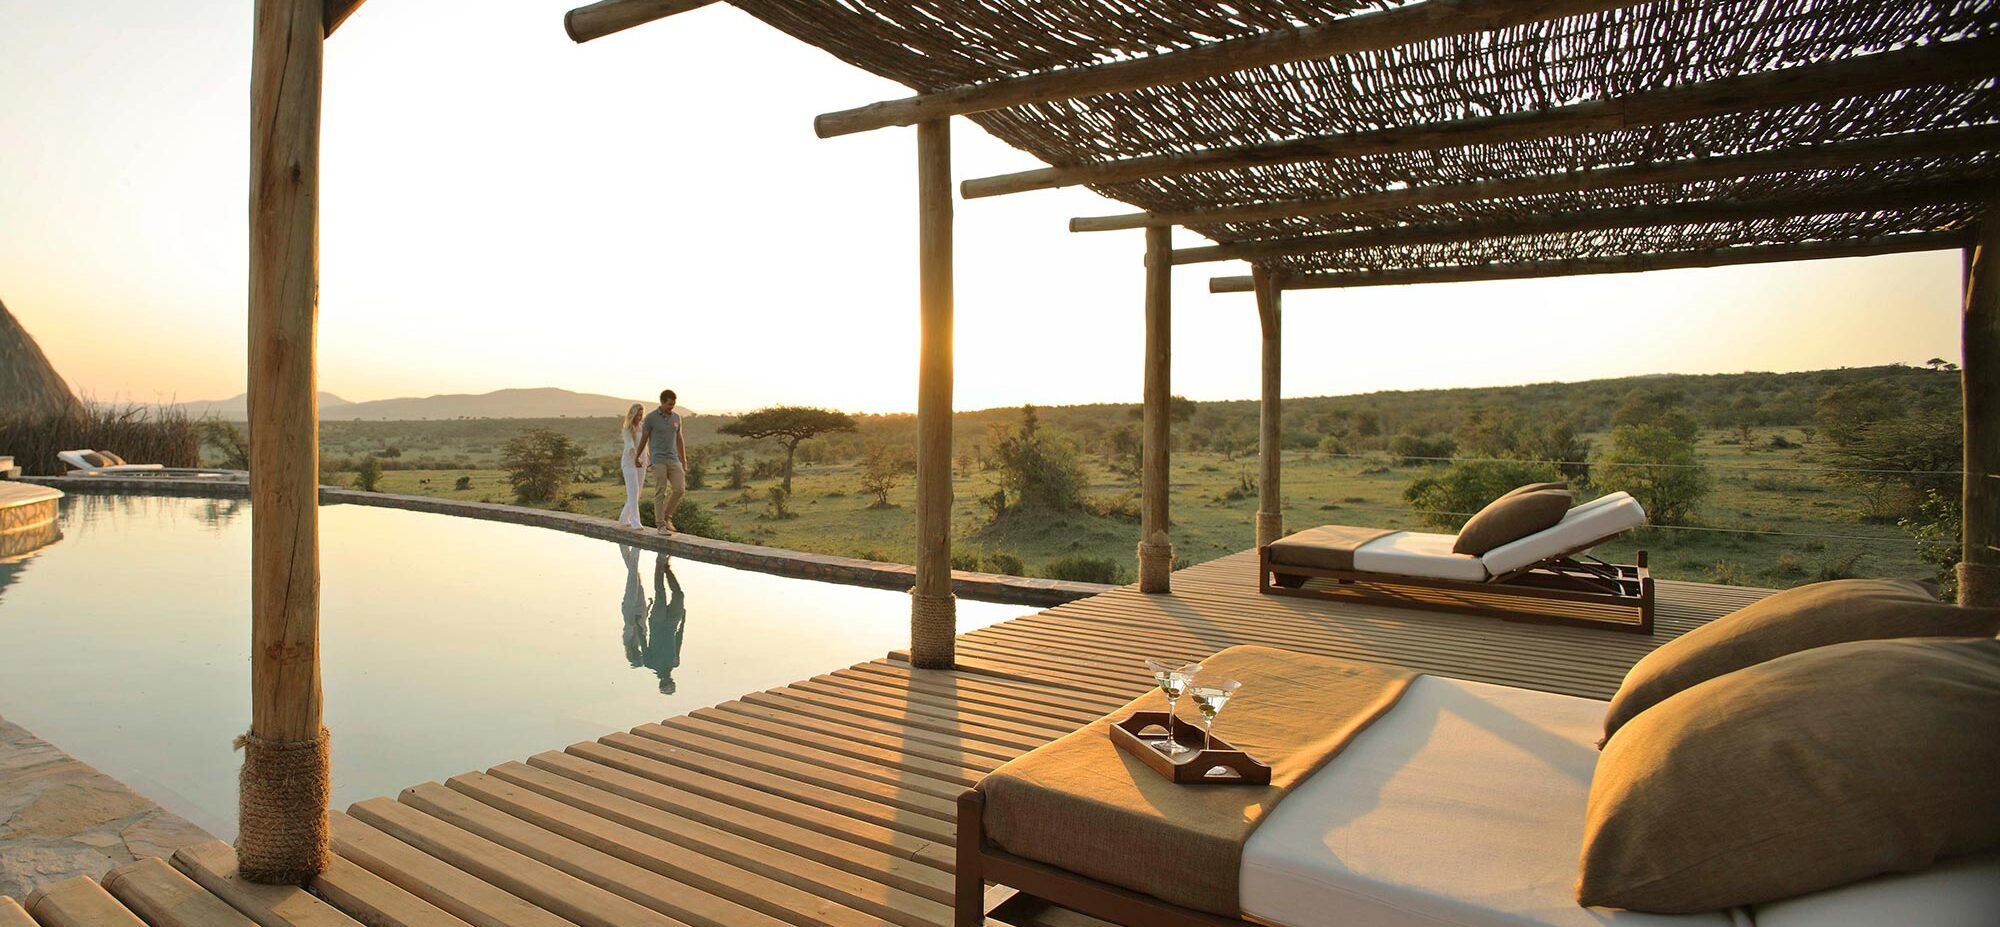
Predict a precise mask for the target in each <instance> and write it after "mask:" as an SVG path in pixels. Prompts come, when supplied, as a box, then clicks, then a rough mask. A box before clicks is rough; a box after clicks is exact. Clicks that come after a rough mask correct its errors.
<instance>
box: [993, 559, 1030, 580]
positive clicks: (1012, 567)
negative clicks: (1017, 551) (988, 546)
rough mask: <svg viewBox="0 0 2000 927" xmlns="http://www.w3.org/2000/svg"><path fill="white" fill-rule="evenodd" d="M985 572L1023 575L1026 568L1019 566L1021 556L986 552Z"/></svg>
mask: <svg viewBox="0 0 2000 927" xmlns="http://www.w3.org/2000/svg"><path fill="white" fill-rule="evenodd" d="M986 572H988V573H998V574H1000V575H1002V576H1023V575H1026V572H1027V571H1026V570H1025V569H1024V568H1023V567H1022V566H1021V558H1019V557H1016V556H1014V555H1013V554H997V553H996V554H987V555H986Z"/></svg>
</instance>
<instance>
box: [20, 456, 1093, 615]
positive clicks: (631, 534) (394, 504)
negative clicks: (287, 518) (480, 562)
mask: <svg viewBox="0 0 2000 927" xmlns="http://www.w3.org/2000/svg"><path fill="white" fill-rule="evenodd" d="M21 482H23V483H33V484H36V485H39V486H48V487H53V488H58V489H63V490H67V491H71V492H78V493H84V494H139V495H167V496H197V497H202V498H219V499H245V498H249V496H250V485H249V484H248V483H245V482H241V481H236V480H215V479H194V480H190V479H174V478H171V477H112V476H24V477H22V478H21ZM319 501H320V504H321V505H339V504H349V505H369V506H375V507H377V508H390V509H403V510H405V511H412V512H429V513H432V514H437V515H456V516H459V517H461V518H476V519H479V520H481V521H495V522H503V523H506V524H514V525H527V526H530V527H536V528H547V529H550V530H554V531H561V532H564V533H566V534H575V535H581V536H583V537H590V538H596V539H598V540H602V541H613V542H616V543H620V544H630V545H632V546H635V547H642V548H645V549H647V550H654V551H659V552H661V553H666V554H671V555H674V556H679V557H686V558H688V559H690V560H699V561H702V562H705V563H716V564H721V565H724V566H733V567H741V568H743V569H748V570H755V571H757V572H760V573H771V574H775V575H779V576H791V577H796V578H799V579H815V580H821V581H824V582H833V583H841V584H844V585H849V586H870V587H873V588H877V589H894V590H897V591H908V590H909V588H910V587H911V585H913V584H914V582H915V580H916V568H915V567H913V566H911V565H909V564H906V563H883V562H880V561H875V560H862V559H860V558H857V557H840V556H835V555H832V554H815V553H809V552H807V551H801V550H789V549H786V548H782V547H765V546H762V545H758V544H741V543H737V542H735V541H719V540H716V539H714V538H703V537H695V536H694V535H690V534H674V535H661V534H659V533H657V532H653V531H649V530H644V529H633V528H627V527H625V526H623V525H620V524H619V523H617V522H615V521H612V520H610V519H607V518H598V517H596V516H594V515H583V514H579V513H576V512H557V511H552V510H549V509H531V508H525V507H522V506H517V505H506V504H503V503H498V502H469V501H465V500H461V499H440V498H437V497H434V496H411V495H404V494H399V493H380V492H366V491H363V490H359V489H346V488H342V487H338V486H321V487H320V489H319ZM951 586H952V592H953V593H955V594H957V595H960V596H963V597H965V598H968V599H976V600H979V601H983V602H997V603H1002V604H1007V605H1035V606H1054V605H1061V604H1063V603H1065V602H1073V601H1075V600H1077V599H1083V598H1088V597H1090V596H1094V595H1098V594H1100V593H1104V592H1109V591H1111V590H1113V589H1117V588H1119V587H1118V586H1115V585H1105V584H1100V583H1080V582H1072V581H1069V580H1061V579H1046V578H1041V577H1029V576H1003V575H1000V574H996V573H974V572H969V571H965V570H953V571H951Z"/></svg>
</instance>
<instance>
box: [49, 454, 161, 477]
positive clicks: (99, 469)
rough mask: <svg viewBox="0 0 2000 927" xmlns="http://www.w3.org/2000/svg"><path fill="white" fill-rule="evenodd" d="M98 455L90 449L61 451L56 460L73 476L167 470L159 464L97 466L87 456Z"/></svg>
mask: <svg viewBox="0 0 2000 927" xmlns="http://www.w3.org/2000/svg"><path fill="white" fill-rule="evenodd" d="M96 453H97V452H96V451H93V450H89V449H84V450H78V451H59V452H57V454H56V459H57V460H60V461H62V462H63V465H64V466H67V467H69V469H70V474H69V475H71V476H98V475H102V474H110V473H140V472H145V471H150V470H161V469H165V468H163V467H161V466H160V465H159V464H112V465H108V466H107V465H103V464H95V463H92V462H91V461H90V457H89V456H86V455H95V454H96Z"/></svg>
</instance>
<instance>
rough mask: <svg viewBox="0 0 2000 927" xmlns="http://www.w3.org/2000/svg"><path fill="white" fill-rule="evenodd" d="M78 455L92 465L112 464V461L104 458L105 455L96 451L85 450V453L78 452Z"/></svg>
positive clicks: (104, 465)
mask: <svg viewBox="0 0 2000 927" xmlns="http://www.w3.org/2000/svg"><path fill="white" fill-rule="evenodd" d="M76 456H78V457H81V458H83V462H84V463H87V464H89V465H91V466H92V467H108V466H111V461H109V460H106V459H104V455H103V454H99V453H98V452H96V451H84V452H83V453H81V454H78V455H76Z"/></svg>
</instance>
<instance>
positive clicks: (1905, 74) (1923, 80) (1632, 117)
mask: <svg viewBox="0 0 2000 927" xmlns="http://www.w3.org/2000/svg"><path fill="white" fill-rule="evenodd" d="M1995 61H2000V38H1979V39H1964V40H1961V41H1956V42H1949V43H1940V44H1933V45H1922V46H1916V47H1912V48H1904V49H1898V50H1895V51H1886V52H1879V53H1876V54H1871V55H1859V56H1855V57H1852V58H1844V59H1841V60H1838V61H1828V62H1821V63H1816V64H1803V65H1799V66H1797V67H1791V68H1784V69H1781V70H1776V71H1765V72H1760V73H1755V74H1744V75H1739V76H1736V77H1727V78H1722V79H1719V80H1712V81H1704V82H1701V83H1696V84H1688V85H1686V86H1682V87H1671V88H1667V89H1664V90H1653V91H1646V92H1641V93H1636V94H1632V95H1631V96H1627V97H1620V98H1615V99H1608V100H1592V101H1588V102H1584V103H1572V104H1569V105H1566V106H1556V107H1551V108H1548V109H1543V110H1531V111H1527V112H1518V113H1502V114H1499V115H1494V116H1480V117H1476V118H1472V119H1460V120H1453V121H1449V122H1435V123H1426V124H1422V125H1412V126H1393V127H1390V128H1386V129H1376V130H1372V131H1366V132H1345V133H1340V134H1336V135H1322V136H1316V137H1311V138H1299V139H1290V140H1286V141H1282V142H1266V143H1262V144H1257V145H1242V146H1233V147H1224V148H1212V149H1207V150H1204V151H1195V152H1185V153H1176V154H1161V155H1148V156H1144V157H1137V158H1121V159H1117V160H1111V161H1100V162H1094V163H1089V164H1075V165H1069V166H1064V167H1045V168H1040V169H1037V170H1032V171H1021V172H1018V173H1013V174H1001V175H998V176H993V177H976V178H973V179H970V180H967V181H965V182H964V183H962V184H960V185H959V193H960V195H961V196H964V197H966V198H968V199H970V198H975V197H982V196H999V195H1002V194H1008V193H1022V192H1026V191H1029V190H1048V189H1054V188H1057V187H1069V186H1076V185H1078V184H1098V185H1104V184H1118V183H1128V182H1131V181H1137V180H1149V179H1153V178H1157V177H1172V176H1177V175H1182V174H1196V173H1205V172H1215V171H1230V170H1240V169H1244V168H1252V167H1263V166H1268V165H1275V164H1294V163H1298V162H1301V161H1328V160H1339V159H1343V158H1357V157H1366V156H1370V155H1382V154H1398V153H1405V152H1413V151H1428V150H1432V149H1439V148H1458V147H1464V146H1467V145H1490V144H1502V143H1507V142H1521V141H1532V140H1537V139H1548V138H1561V137H1567V136H1575V135H1587V134H1591V133H1596V132H1612V131H1618V130H1622V129H1636V128H1644V127H1648V126H1657V125H1665V124H1670V123H1676V122H1684V121H1687V120H1690V119H1701V118H1706V117H1713V116H1724V115H1729V114H1732V113H1742V112H1751V111H1755V110H1764V109H1772V108H1776V107H1781V106H1795V105H1799V104H1805V103H1816V102H1824V101H1827V100H1837V99H1841V98H1843V97H1850V96H1856V95H1860V94H1869V93H1883V92H1887V91H1891V90H1901V89H1905V88H1909V87H1917V86H1923V85H1927V84H1937V83H1944V82H1948V81H1954V80H1967V79H1973V78H1983V77H1992V76H1993V75H1994V72H1995V70H1996V68H1995V65H1994V62H1995Z"/></svg>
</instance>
